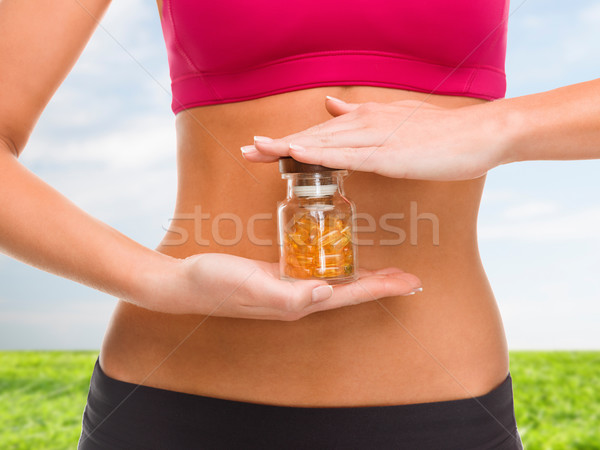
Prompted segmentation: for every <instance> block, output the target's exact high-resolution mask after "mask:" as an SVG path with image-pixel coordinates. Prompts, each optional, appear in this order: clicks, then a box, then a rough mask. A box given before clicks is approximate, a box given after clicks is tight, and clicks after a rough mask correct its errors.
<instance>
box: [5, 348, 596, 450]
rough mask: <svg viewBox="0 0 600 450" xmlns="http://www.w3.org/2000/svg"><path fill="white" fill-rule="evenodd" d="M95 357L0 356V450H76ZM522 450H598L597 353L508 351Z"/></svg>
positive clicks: (93, 354)
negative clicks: (524, 449) (74, 449)
mask: <svg viewBox="0 0 600 450" xmlns="http://www.w3.org/2000/svg"><path fill="white" fill-rule="evenodd" d="M96 357H97V352H92V351H89V352H61V351H53V352H0V424H1V425H0V449H27V450H32V449H73V448H76V445H77V440H78V439H79V433H80V424H81V414H82V412H83V407H84V405H85V400H86V395H87V389H88V383H89V379H90V376H91V373H92V369H93V366H94V362H95V360H96ZM511 374H512V377H513V385H514V391H515V412H516V415H517V423H518V425H519V432H520V434H521V437H522V439H523V443H524V444H525V447H526V448H527V449H531V450H533V449H544V450H546V449H581V450H584V449H585V450H592V449H600V383H599V381H600V352H511Z"/></svg>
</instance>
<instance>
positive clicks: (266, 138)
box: [254, 136, 273, 143]
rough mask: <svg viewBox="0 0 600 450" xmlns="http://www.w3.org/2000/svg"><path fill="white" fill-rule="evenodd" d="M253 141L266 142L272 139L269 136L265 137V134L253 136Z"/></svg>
mask: <svg viewBox="0 0 600 450" xmlns="http://www.w3.org/2000/svg"><path fill="white" fill-rule="evenodd" d="M254 142H262V143H267V142H273V139H271V138H270V137H266V136H254Z"/></svg>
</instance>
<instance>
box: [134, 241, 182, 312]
mask: <svg viewBox="0 0 600 450" xmlns="http://www.w3.org/2000/svg"><path fill="white" fill-rule="evenodd" d="M128 278H129V283H128V284H129V286H131V291H130V292H129V293H128V294H129V295H128V298H126V300H128V301H130V302H131V303H133V304H135V305H137V306H140V307H142V308H146V309H149V310H152V311H157V312H178V309H179V307H178V305H177V302H178V301H179V300H180V297H181V294H180V293H179V294H177V292H181V289H182V287H183V286H185V281H186V280H185V278H186V277H185V275H184V270H183V260H181V259H178V258H174V257H172V256H169V255H165V254H164V253H160V252H157V251H154V250H148V253H146V255H144V258H143V260H141V261H139V262H138V264H136V265H135V266H134V267H132V269H131V270H130V271H129V274H128Z"/></svg>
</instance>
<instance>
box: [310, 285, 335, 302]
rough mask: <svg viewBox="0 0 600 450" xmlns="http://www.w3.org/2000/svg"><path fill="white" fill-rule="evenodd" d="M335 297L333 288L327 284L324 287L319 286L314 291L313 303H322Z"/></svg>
mask: <svg viewBox="0 0 600 450" xmlns="http://www.w3.org/2000/svg"><path fill="white" fill-rule="evenodd" d="M332 295H333V287H332V286H330V285H328V284H325V285H323V286H318V287H316V288H314V289H313V291H312V301H313V303H316V302H321V301H323V300H327V299H328V298H329V297H331V296H332Z"/></svg>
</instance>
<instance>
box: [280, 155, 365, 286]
mask: <svg viewBox="0 0 600 450" xmlns="http://www.w3.org/2000/svg"><path fill="white" fill-rule="evenodd" d="M279 171H280V172H281V177H282V178H283V179H286V180H287V198H286V199H285V201H283V202H280V203H279V205H278V228H279V245H280V249H281V250H280V260H279V264H280V273H281V278H282V279H301V280H306V279H322V280H326V281H327V282H328V283H329V284H340V283H346V282H350V281H353V280H355V279H356V278H358V268H357V255H356V244H355V241H356V240H355V228H356V222H355V207H354V204H353V203H352V202H351V201H350V200H348V199H347V198H346V197H345V196H344V186H343V177H344V176H345V175H347V174H348V172H347V171H346V170H340V169H331V168H328V167H324V166H319V165H314V164H305V163H301V162H298V161H296V160H294V159H292V158H291V157H282V158H280V159H279Z"/></svg>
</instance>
